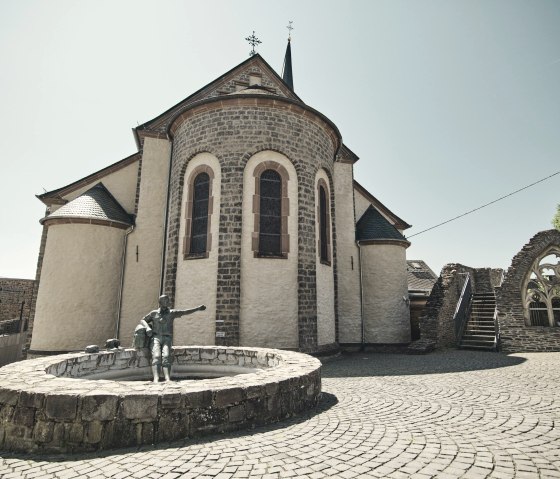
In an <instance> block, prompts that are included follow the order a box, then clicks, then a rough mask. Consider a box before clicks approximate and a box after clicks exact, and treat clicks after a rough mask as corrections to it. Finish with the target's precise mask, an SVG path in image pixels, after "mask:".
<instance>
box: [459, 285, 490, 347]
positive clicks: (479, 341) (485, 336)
mask: <svg viewBox="0 0 560 479" xmlns="http://www.w3.org/2000/svg"><path fill="white" fill-rule="evenodd" d="M495 311H496V297H495V295H494V293H493V292H491V293H475V294H473V297H472V303H471V314H470V316H469V319H468V321H467V324H466V326H465V331H464V333H463V337H462V338H461V341H460V342H459V347H460V348H461V349H478V350H486V351H495V350H496V344H497V338H496V327H495V325H494V313H495Z"/></svg>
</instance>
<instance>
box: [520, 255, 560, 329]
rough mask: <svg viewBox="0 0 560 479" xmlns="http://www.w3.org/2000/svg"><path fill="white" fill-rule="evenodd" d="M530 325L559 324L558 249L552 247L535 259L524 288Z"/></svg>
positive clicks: (559, 281) (559, 265)
mask: <svg viewBox="0 0 560 479" xmlns="http://www.w3.org/2000/svg"><path fill="white" fill-rule="evenodd" d="M525 307H526V311H527V320H528V324H529V325H531V326H560V249H558V248H552V249H550V250H548V251H547V252H546V253H545V254H544V255H543V256H541V257H540V258H539V259H537V261H535V263H534V265H533V267H532V268H531V271H530V272H529V279H528V280H527V286H526V288H525Z"/></svg>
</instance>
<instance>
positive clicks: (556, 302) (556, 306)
mask: <svg viewBox="0 0 560 479" xmlns="http://www.w3.org/2000/svg"><path fill="white" fill-rule="evenodd" d="M552 314H553V315H554V324H556V326H560V298H552Z"/></svg>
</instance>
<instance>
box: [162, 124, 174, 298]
mask: <svg viewBox="0 0 560 479" xmlns="http://www.w3.org/2000/svg"><path fill="white" fill-rule="evenodd" d="M167 140H168V141H169V142H170V143H171V148H170V150H169V173H168V175H167V199H166V201H165V225H164V226H163V241H162V245H161V270H160V282H159V294H160V296H161V295H162V294H165V293H164V291H163V284H164V282H165V278H164V276H163V275H164V273H165V260H166V258H167V251H166V249H167V228H168V227H169V219H168V217H167V216H168V214H169V197H170V196H171V161H172V159H173V141H172V139H171V137H170V136H169V133H167Z"/></svg>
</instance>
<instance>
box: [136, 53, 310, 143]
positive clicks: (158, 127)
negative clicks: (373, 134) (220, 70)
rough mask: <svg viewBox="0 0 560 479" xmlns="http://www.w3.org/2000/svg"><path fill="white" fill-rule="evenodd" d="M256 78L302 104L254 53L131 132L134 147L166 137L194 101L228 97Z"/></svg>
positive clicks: (277, 93)
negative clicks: (147, 138) (149, 138)
mask: <svg viewBox="0 0 560 479" xmlns="http://www.w3.org/2000/svg"><path fill="white" fill-rule="evenodd" d="M251 74H253V75H257V76H260V77H261V79H262V86H264V87H267V88H268V89H269V91H274V94H276V95H278V96H282V97H285V98H289V99H291V100H295V101H297V102H299V103H303V101H302V100H301V98H300V97H298V96H297V95H296V94H295V93H294V92H293V91H292V90H291V89H290V87H289V85H287V84H286V82H285V81H284V80H283V79H282V77H281V76H279V75H278V73H276V71H275V70H274V69H273V68H272V67H271V66H270V65H269V64H268V63H267V62H266V61H265V60H264V58H263V57H261V56H260V55H259V54H258V53H256V54H255V55H253V56H251V57H249V58H248V59H247V60H244V61H243V62H241V63H240V64H239V65H237V66H236V67H233V68H232V69H231V70H229V71H228V72H226V73H224V74H223V75H221V76H220V77H218V78H216V79H215V80H213V81H211V82H210V83H208V84H207V85H206V86H204V87H202V88H201V89H199V90H197V91H196V92H194V93H193V94H192V95H189V96H188V97H187V98H185V99H184V100H182V101H180V102H179V103H177V104H176V105H174V106H172V107H171V108H169V109H168V110H166V111H164V112H163V113H161V114H160V115H158V116H157V117H155V118H153V119H152V120H150V121H147V122H146V123H143V124H142V125H139V126H138V127H136V128H134V129H133V132H134V137H135V140H136V144H137V146H138V148H140V147H141V143H142V141H141V138H142V136H156V137H158V138H160V137H166V134H167V127H168V126H169V124H170V123H171V122H172V120H173V118H175V117H176V116H177V115H178V114H179V113H180V112H181V111H183V110H186V109H188V107H189V106H190V105H192V104H194V103H196V102H198V101H201V100H206V99H209V98H215V97H218V96H224V95H229V94H230V93H234V92H235V91H236V87H238V86H240V87H247V86H249V76H250V75H251Z"/></svg>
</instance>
